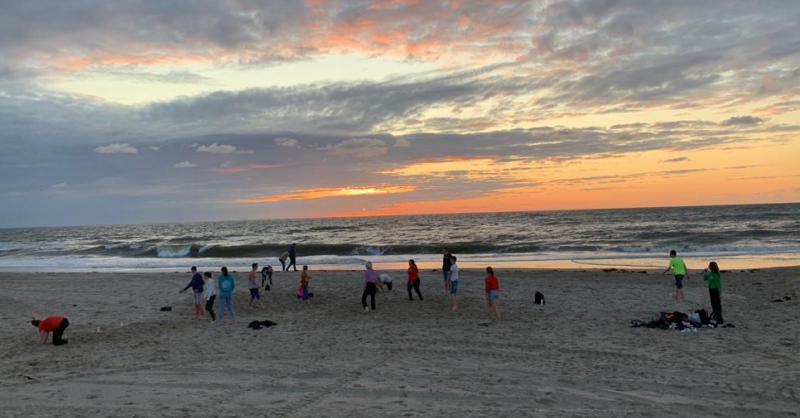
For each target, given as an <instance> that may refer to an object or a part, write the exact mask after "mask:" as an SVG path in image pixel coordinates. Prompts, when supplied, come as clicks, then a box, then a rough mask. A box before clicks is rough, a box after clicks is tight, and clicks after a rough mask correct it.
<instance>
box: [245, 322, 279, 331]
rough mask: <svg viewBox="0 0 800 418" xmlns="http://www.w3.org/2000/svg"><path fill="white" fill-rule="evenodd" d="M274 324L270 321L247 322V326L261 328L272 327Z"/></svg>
mask: <svg viewBox="0 0 800 418" xmlns="http://www.w3.org/2000/svg"><path fill="white" fill-rule="evenodd" d="M275 325H278V324H276V323H274V322H272V321H251V322H250V323H249V324H247V328H252V329H261V328H269V327H274V326H275Z"/></svg>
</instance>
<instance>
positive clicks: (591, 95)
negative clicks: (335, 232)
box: [0, 0, 800, 226]
mask: <svg viewBox="0 0 800 418" xmlns="http://www.w3.org/2000/svg"><path fill="white" fill-rule="evenodd" d="M798 20H800V3H798V2H796V1H785V0H765V1H762V2H747V1H730V0H710V1H705V2H688V1H657V0H603V1H589V0H550V1H543V2H533V1H502V0H500V1H494V0H492V1H473V2H460V1H414V0H411V1H397V0H374V1H363V2H355V1H346V0H331V1H324V0H306V1H283V0H230V1H225V2H219V1H212V0H197V1H195V0H176V1H171V2H169V3H165V2H163V1H156V0H142V1H120V2H101V1H93V0H82V1H71V2H60V1H55V0H38V1H32V2H8V4H6V5H4V6H3V13H0V146H2V147H3V149H4V152H2V153H0V196H3V200H4V201H6V200H8V201H9V202H10V203H11V204H7V205H0V207H2V208H0V215H2V219H4V220H6V221H5V222H6V225H29V224H31V225H32V224H41V223H47V222H54V223H86V222H134V221H148V220H153V221H157V220H175V218H174V217H170V216H167V215H165V214H171V213H185V212H178V211H173V210H172V209H175V208H176V207H178V208H179V207H180V203H179V202H181V201H183V200H185V199H200V200H202V202H204V203H209V204H207V205H203V209H202V210H198V212H197V213H196V214H193V215H192V220H203V219H236V218H242V217H273V216H275V217H280V216H317V215H324V214H329V213H348V212H354V211H358V210H361V209H364V208H365V207H370V208H392V210H399V209H398V208H402V209H403V210H406V209H407V208H409V207H412V206H414V204H416V205H420V204H421V203H420V202H423V203H424V202H435V201H437V200H442V199H445V200H447V199H451V200H452V199H459V198H464V199H467V202H468V201H469V200H468V199H469V197H470V196H471V197H473V198H474V199H481V198H482V197H485V196H495V197H496V198H503V199H506V198H507V202H509V204H511V203H513V199H512V198H511V197H508V196H511V195H513V194H517V195H518V196H519V199H518V200H519V201H520V202H523V201H525V202H532V201H534V200H535V198H534V197H535V196H539V195H541V194H543V193H545V194H546V193H551V195H549V196H551V199H550V200H551V201H558V202H562V203H561V204H562V205H563V206H564V207H578V204H577V203H575V202H576V201H577V200H579V199H577V198H576V199H575V200H569V199H567V198H566V197H565V198H564V199H562V200H559V199H557V198H556V197H555V196H556V195H555V194H552V193H556V192H558V193H567V192H566V191H565V190H567V189H566V188H567V187H574V188H575V189H574V190H573V192H574V193H578V194H580V193H584V194H585V193H591V192H592V191H584V190H583V189H582V188H583V187H584V186H583V185H584V184H589V185H588V186H586V188H587V189H596V190H600V189H604V190H611V189H613V188H614V187H617V188H620V187H622V185H623V184H624V185H626V186H625V187H628V188H629V189H628V190H638V189H635V187H638V186H637V185H639V184H641V182H642V181H645V179H651V180H652V181H655V180H653V179H656V178H658V177H659V176H674V177H676V178H685V179H692V180H686V183H685V185H686V187H688V188H690V189H692V190H694V185H695V183H696V182H697V179H701V178H702V179H707V180H709V181H710V182H713V183H714V185H715V186H714V187H717V183H719V184H720V186H719V187H722V188H725V187H727V189H725V190H723V191H719V196H721V197H720V199H722V201H723V202H745V201H750V200H748V199H749V197H748V196H746V195H740V194H737V193H739V192H738V191H737V189H743V188H742V187H739V188H737V187H736V186H735V185H728V186H725V185H724V184H725V182H723V181H722V179H727V178H739V179H746V178H756V177H764V176H766V177H770V179H771V180H770V181H769V182H766V183H764V184H765V185H766V184H770V185H772V186H770V187H773V189H774V190H775V195H778V190H786V192H785V193H784V194H783V195H782V196H786V197H785V199H787V200H793V199H799V198H800V194H798V192H797V191H796V190H795V191H791V190H792V188H790V187H788V186H786V185H785V184H784V180H782V179H787V178H790V177H787V176H791V175H795V174H797V173H796V166H800V164H795V163H797V161H796V158H795V157H790V156H787V155H789V154H791V152H787V149H788V150H790V149H792V147H796V146H797V144H798V130H799V129H800V128H798V123H797V120H800V100H798V97H800V31H798V30H797V21H798ZM376 69H379V70H381V71H384V73H380V74H373V73H374V72H375V71H376ZM308 73H311V75H308ZM306 80H312V81H306ZM134 96H135V97H136V98H137V100H136V103H135V104H129V103H131V100H128V99H129V98H130V97H134ZM795 149H796V148H795ZM712 156H713V157H712ZM651 157H652V158H651ZM711 158H716V159H719V161H710V159H711ZM645 160H647V161H649V163H648V164H650V165H652V164H668V165H669V169H665V170H654V169H653V167H651V166H647V165H645V164H644V163H643V162H642V161H645ZM598 161H606V162H607V163H606V164H605V165H603V164H600V163H598ZM613 161H618V162H624V163H614V162H613ZM793 166H794V167H795V168H794V169H792V168H791V167H793ZM712 167H714V168H713V169H712ZM732 167H745V168H740V169H734V168H732ZM580 170H587V171H586V172H583V171H580ZM697 170H703V171H697ZM715 170H716V171H715ZM737 170H738V171H737ZM792 170H795V172H792ZM733 171H737V173H736V177H733ZM765 171H766V174H765V173H763V172H765ZM567 172H569V173H567ZM559 173H560V174H559ZM637 173H638V174H637ZM698 173H702V176H703V177H692V176H700V174H698ZM567 174H569V175H567ZM576 179H583V180H580V181H578V180H576ZM648 181H650V180H648ZM740 181H745V180H740ZM786 181H789V180H786ZM709 184H710V183H709ZM62 185H63V186H62ZM579 185H580V186H579ZM56 186H58V187H56ZM708 187H709V188H711V186H708ZM795 188H796V187H795ZM744 189H746V188H744ZM342 190H344V191H347V190H354V191H358V190H385V191H394V192H386V193H377V192H375V193H363V194H359V193H351V194H348V193H345V192H341V191H342ZM398 190H399V191H398ZM615 190H616V189H615ZM726 193H727V194H726ZM708 194H709V193H708V191H703V190H699V189H698V190H697V191H696V194H695V195H693V196H699V197H697V198H692V200H689V201H686V202H682V204H693V203H705V201H703V200H702V199H704V198H705V196H707V195H708ZM108 196H115V197H116V199H107V197H108ZM279 196H282V197H279ZM308 196H318V197H319V198H317V197H313V198H308ZM498 196H499V197H498ZM559 196H561V195H559ZM564 196H566V195H564ZM587 196H588V195H587ZM753 196H755V195H754V194H753ZM322 197H325V199H322ZM70 199H72V200H70ZM687 199H689V198H687ZM251 200H257V201H259V202H260V204H252V203H247V204H246V203H244V201H251ZM101 201H102V202H105V203H104V205H105V204H107V205H110V206H112V207H109V208H107V209H109V212H111V213H116V214H118V216H119V218H118V219H117V218H114V217H112V216H110V215H109V216H108V217H107V218H103V217H102V216H98V214H97V213H93V212H92V210H93V209H92V208H93V207H106V206H104V205H99V204H98V202H101ZM317 202H328V203H326V204H324V205H320V206H317ZM412 202H413V204H412ZM474 202H475V204H476V205H478V206H476V208H477V209H476V210H484V209H485V208H484V206H479V205H480V204H481V203H480V202H479V201H478V200H474ZM504 202H505V200H504ZM650 202H651V203H652V204H660V201H656V200H652V201H650ZM465 205H467V206H468V203H465ZM28 206H36V207H42V208H58V207H63V208H71V209H69V210H62V211H60V212H57V210H56V209H53V210H52V211H51V212H47V211H43V212H37V213H28V212H26V211H25V210H24V208H25V207H28ZM423 206H424V205H423ZM423 206H420V207H423ZM490 206H491V205H490V204H489V203H488V202H487V203H486V207H490ZM512 206H513V205H512ZM514 207H515V208H516V207H517V206H514ZM536 207H538V206H535V205H533V204H530V205H529V206H524V205H522V204H521V203H520V206H519V208H522V209H525V208H531V209H533V208H536ZM20 208H22V209H20ZM376 210H377V209H376ZM387 210H388V209H387ZM426 210H427V209H426ZM179 220H180V219H179ZM0 226H2V225H0Z"/></svg>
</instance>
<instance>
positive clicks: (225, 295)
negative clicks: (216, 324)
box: [217, 267, 236, 323]
mask: <svg viewBox="0 0 800 418" xmlns="http://www.w3.org/2000/svg"><path fill="white" fill-rule="evenodd" d="M220 271H221V272H222V274H220V275H219V277H217V286H218V287H219V304H218V305H217V316H218V317H219V321H220V323H222V320H223V319H224V315H223V311H222V305H225V307H226V308H227V309H228V314H229V315H230V317H231V321H232V322H236V313H235V312H233V289H234V287H235V286H236V282H235V280H234V278H233V275H232V274H228V268H227V267H223V268H222V269H221V270H220Z"/></svg>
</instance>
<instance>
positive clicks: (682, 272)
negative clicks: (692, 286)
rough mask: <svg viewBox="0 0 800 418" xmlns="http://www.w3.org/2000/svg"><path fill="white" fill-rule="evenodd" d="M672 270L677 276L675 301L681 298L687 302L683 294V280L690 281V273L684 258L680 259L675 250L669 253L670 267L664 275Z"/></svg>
mask: <svg viewBox="0 0 800 418" xmlns="http://www.w3.org/2000/svg"><path fill="white" fill-rule="evenodd" d="M670 270H672V273H673V274H674V275H675V295H673V299H675V300H678V298H679V297H680V300H681V301H682V302H686V296H685V295H684V294H683V279H684V278H685V279H687V280H688V279H689V273H688V269H687V268H686V263H685V262H684V261H683V259H682V258H680V257H678V253H677V252H676V251H675V250H672V251H670V252H669V267H667V269H666V270H664V274H667V273H668V272H669V271H670Z"/></svg>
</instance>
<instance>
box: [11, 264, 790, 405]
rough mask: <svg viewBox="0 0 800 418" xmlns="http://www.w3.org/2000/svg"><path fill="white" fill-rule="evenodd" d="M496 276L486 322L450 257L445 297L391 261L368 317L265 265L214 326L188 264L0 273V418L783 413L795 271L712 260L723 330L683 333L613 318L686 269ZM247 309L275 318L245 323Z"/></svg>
mask: <svg viewBox="0 0 800 418" xmlns="http://www.w3.org/2000/svg"><path fill="white" fill-rule="evenodd" d="M723 267H724V266H723ZM497 273H498V277H499V278H500V286H501V305H500V308H501V311H502V313H503V315H504V319H505V321H503V322H502V323H498V324H493V325H491V326H488V327H484V326H479V325H478V324H479V322H480V321H482V320H484V319H486V317H487V315H486V307H485V302H484V299H483V273H482V272H481V271H478V270H466V271H462V274H461V284H460V288H459V289H460V294H461V298H462V300H461V307H460V309H459V310H458V311H455V312H454V311H452V310H451V309H450V303H449V300H448V299H446V298H445V296H444V294H443V289H442V280H441V274H440V272H438V271H436V272H432V271H430V270H425V271H422V272H421V275H422V291H423V295H424V296H425V300H424V301H422V302H420V301H417V300H415V301H413V302H409V301H408V298H407V295H406V292H405V280H404V279H405V273H404V272H392V273H391V274H392V275H393V277H394V278H395V283H396V285H395V290H394V291H393V292H391V293H389V292H385V291H384V292H381V293H379V295H378V310H377V311H376V312H373V313H370V314H365V313H364V312H363V310H362V308H361V304H360V296H361V273H360V272H350V271H336V272H333V271H328V272H321V271H313V272H312V274H313V275H314V283H313V289H312V290H313V291H314V292H315V297H314V299H313V305H311V306H301V305H300V304H299V303H298V301H297V299H296V297H295V291H296V285H297V280H298V278H299V273H293V272H292V273H282V272H276V274H275V276H274V286H273V291H272V292H268V293H266V294H265V295H264V297H263V302H264V304H265V306H264V307H263V308H260V309H259V308H252V309H251V308H248V307H247V299H248V293H247V286H246V277H247V273H246V272H243V271H240V272H238V273H236V274H235V276H236V278H237V289H236V294H235V299H234V300H235V308H236V311H237V314H238V315H239V321H238V323H237V324H236V325H230V326H229V325H223V326H218V325H215V324H212V323H211V322H198V321H195V320H193V319H192V315H193V308H192V305H191V295H189V294H184V295H178V294H177V291H178V290H179V289H180V288H182V287H183V286H185V285H186V283H188V282H189V278H190V275H189V274H186V273H181V274H174V273H170V274H162V273H126V274H106V273H102V274H48V275H42V274H5V275H4V276H3V277H2V278H1V279H0V281H1V282H2V284H3V286H2V288H3V289H4V291H3V295H2V296H0V300H2V303H0V317H2V321H0V335H2V338H0V416H4V417H32V416H60V417H73V416H74V417H106V416H124V417H187V416H219V417H249V416H285V417H358V416H364V417H377V416H385V417H389V416H392V417H394V416H398V417H429V416H430V417H459V418H461V417H484V416H493V417H517V416H520V417H521V416H547V417H562V416H582V417H624V416H650V417H662V416H664V417H666V416H669V417H700V416H720V417H738V416H752V417H767V416H769V417H783V416H787V417H788V416H798V415H800V321H798V316H800V307H799V306H798V293H799V289H798V288H799V287H800V286H799V284H800V268H783V269H772V270H761V271H747V272H740V271H733V272H729V273H727V274H723V286H724V293H723V307H724V309H725V319H726V321H727V322H729V323H733V324H735V325H736V328H732V329H718V330H702V331H698V332H693V333H681V332H678V331H662V330H652V329H646V328H635V329H634V328H630V327H629V321H630V320H631V319H648V318H650V317H651V316H652V315H653V314H654V313H655V312H657V311H659V310H676V309H678V310H684V311H685V310H688V309H690V308H691V309H696V308H699V307H702V306H710V303H709V302H708V291H707V289H706V288H705V287H704V283H703V281H702V278H701V277H700V276H699V275H698V276H694V277H692V279H691V280H689V281H688V282H687V297H688V299H689V302H688V303H685V304H683V303H677V302H673V301H672V300H671V299H670V298H669V293H670V291H671V276H668V275H661V274H657V273H656V272H650V274H647V275H645V274H640V273H623V272H610V273H606V272H601V271H523V270H500V271H498V272H497ZM215 277H216V273H215ZM535 290H539V291H542V292H543V293H544V294H545V296H546V298H547V302H548V304H547V305H545V306H544V307H540V306H535V305H533V292H534V291H535ZM784 296H789V297H791V298H792V299H791V300H790V301H785V302H782V303H775V302H771V301H772V300H773V299H777V298H783V297H784ZM167 305H169V306H172V307H173V308H174V310H173V311H172V312H160V311H159V308H160V307H162V306H167ZM50 314H64V315H66V316H67V317H68V318H69V320H70V323H71V325H70V327H69V329H68V330H67V332H66V334H65V336H66V337H67V338H69V340H70V344H69V345H68V346H65V347H54V346H53V345H52V344H49V343H48V345H46V346H34V345H32V344H31V343H32V341H34V339H35V336H36V330H35V329H34V328H33V327H32V326H31V325H30V324H29V323H28V322H27V321H29V320H30V317H31V316H36V317H42V316H46V315H50ZM254 319H259V320H263V319H269V320H272V321H274V322H277V323H278V324H279V325H278V326H276V327H272V328H269V329H261V330H255V331H254V330H251V329H248V328H246V324H247V323H248V322H249V321H250V320H254Z"/></svg>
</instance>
